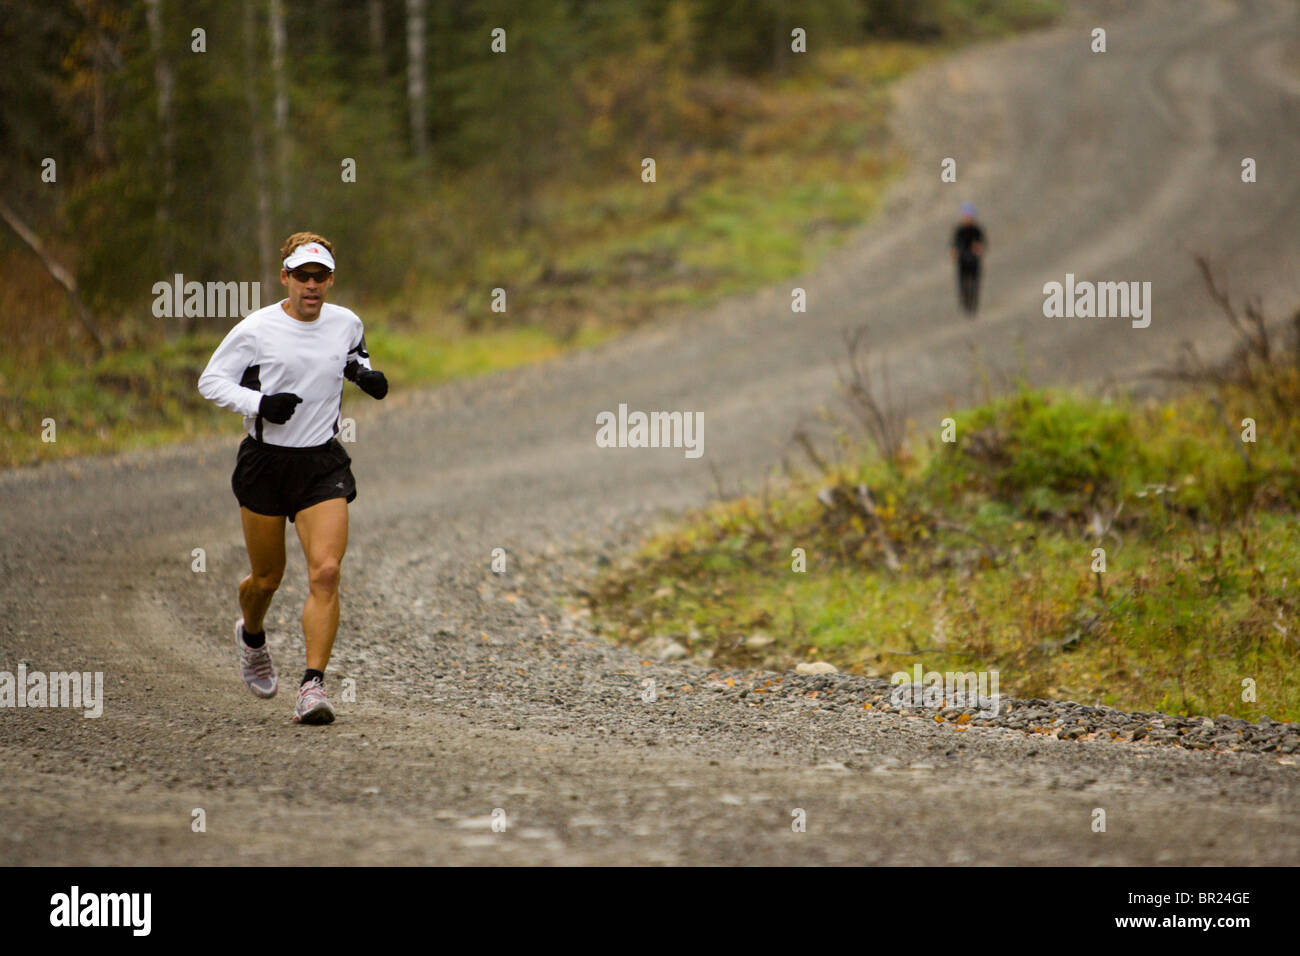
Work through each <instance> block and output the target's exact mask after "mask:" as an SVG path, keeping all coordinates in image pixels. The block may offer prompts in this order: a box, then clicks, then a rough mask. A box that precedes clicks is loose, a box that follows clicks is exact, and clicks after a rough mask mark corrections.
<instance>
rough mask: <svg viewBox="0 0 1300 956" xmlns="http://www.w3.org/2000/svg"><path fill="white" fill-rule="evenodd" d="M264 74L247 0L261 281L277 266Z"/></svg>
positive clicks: (247, 75)
mask: <svg viewBox="0 0 1300 956" xmlns="http://www.w3.org/2000/svg"><path fill="white" fill-rule="evenodd" d="M260 75H261V71H260V70H259V69H258V63H257V15H256V10H255V8H254V6H253V0H244V97H245V99H246V101H247V103H248V115H249V122H250V123H251V124H252V136H251V139H252V147H253V184H254V188H255V189H256V191H257V261H258V271H259V273H260V278H259V281H261V282H263V283H270V282H271V280H272V275H273V270H274V262H275V258H274V250H273V248H272V245H271V196H270V190H269V188H268V186H267V177H266V141H265V136H264V135H263V132H262V121H261V120H260V119H259V117H260V116H261V115H262V111H261V103H259V99H260V98H259V97H258V95H257V80H256V78H257V77H258V76H260Z"/></svg>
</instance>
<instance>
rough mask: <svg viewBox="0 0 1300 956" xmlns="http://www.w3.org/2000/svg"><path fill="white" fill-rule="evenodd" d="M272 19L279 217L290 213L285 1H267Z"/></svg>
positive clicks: (281, 223) (272, 65) (277, 210)
mask: <svg viewBox="0 0 1300 956" xmlns="http://www.w3.org/2000/svg"><path fill="white" fill-rule="evenodd" d="M269 13H270V18H271V73H272V75H273V76H274V78H275V172H276V185H277V186H278V187H279V189H278V194H277V196H276V201H277V203H278V208H277V209H276V212H278V213H279V215H280V217H281V222H280V225H282V226H283V225H284V221H283V220H284V217H286V216H288V214H289V87H288V82H287V81H286V79H285V73H284V47H285V36H284V4H282V3H281V2H280V0H270V11H269Z"/></svg>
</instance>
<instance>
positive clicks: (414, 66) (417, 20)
mask: <svg viewBox="0 0 1300 956" xmlns="http://www.w3.org/2000/svg"><path fill="white" fill-rule="evenodd" d="M424 21H425V17H424V0H406V97H407V100H408V101H409V103H410V108H411V150H412V152H413V153H414V154H415V158H416V160H418V161H419V163H420V164H421V165H423V164H424V163H425V162H426V161H427V159H428V156H429V131H428V123H427V117H426V112H425V92H424V87H425V84H424V66H425V64H424V57H425V52H424Z"/></svg>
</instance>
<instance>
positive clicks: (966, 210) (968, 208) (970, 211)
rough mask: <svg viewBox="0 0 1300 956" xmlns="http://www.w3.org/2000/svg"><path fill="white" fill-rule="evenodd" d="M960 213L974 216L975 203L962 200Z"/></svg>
mask: <svg viewBox="0 0 1300 956" xmlns="http://www.w3.org/2000/svg"><path fill="white" fill-rule="evenodd" d="M961 214H962V215H963V216H970V217H971V218H972V219H974V218H975V204H974V203H973V202H964V203H962V204H961Z"/></svg>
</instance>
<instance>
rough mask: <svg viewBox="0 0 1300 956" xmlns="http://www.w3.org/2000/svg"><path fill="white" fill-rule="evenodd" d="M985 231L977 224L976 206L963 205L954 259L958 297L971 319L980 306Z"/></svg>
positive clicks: (955, 233)
mask: <svg viewBox="0 0 1300 956" xmlns="http://www.w3.org/2000/svg"><path fill="white" fill-rule="evenodd" d="M984 242H985V239H984V230H983V229H981V228H980V227H979V226H978V225H977V224H976V222H975V206H974V205H973V204H972V203H968V202H964V203H962V204H961V223H960V225H958V226H957V231H956V232H954V233H953V235H952V257H953V259H954V260H956V262H957V295H958V297H959V299H960V301H961V307H962V308H963V309H965V310H966V312H967V314H969V315H970V316H971V318H974V317H975V309H976V307H977V306H978V305H979V292H980V260H981V259H982V258H983V257H984Z"/></svg>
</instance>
